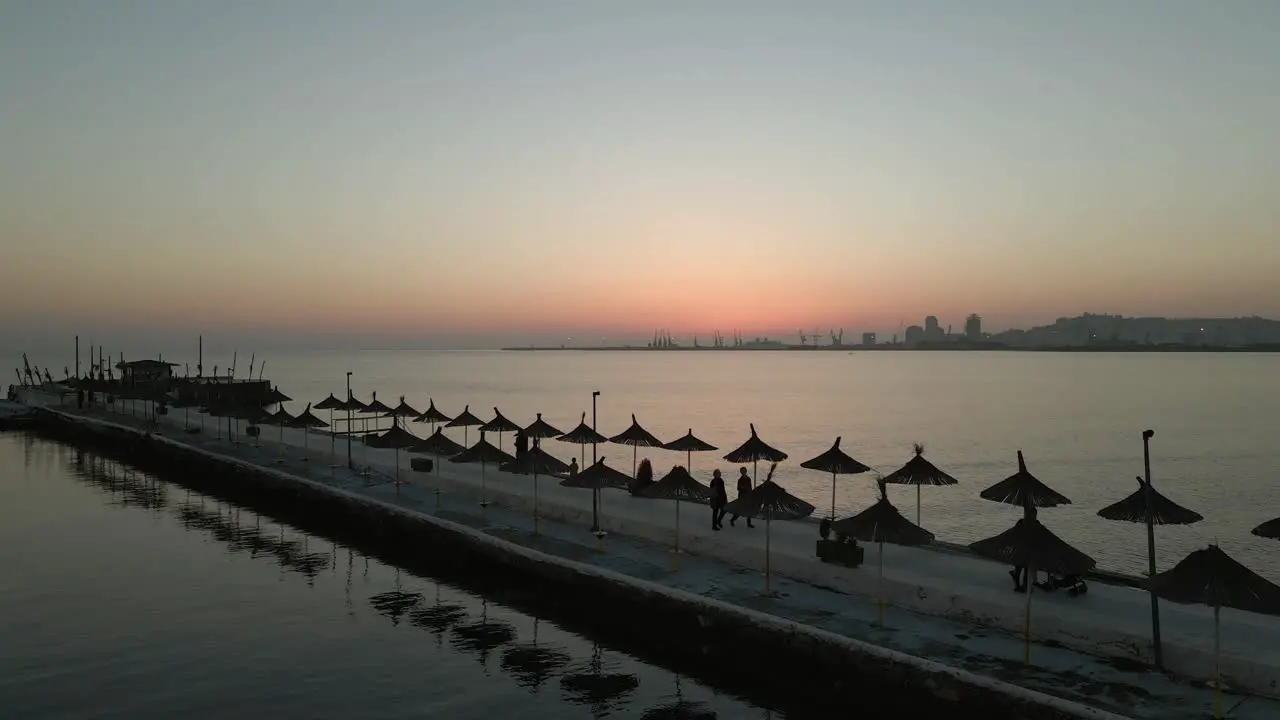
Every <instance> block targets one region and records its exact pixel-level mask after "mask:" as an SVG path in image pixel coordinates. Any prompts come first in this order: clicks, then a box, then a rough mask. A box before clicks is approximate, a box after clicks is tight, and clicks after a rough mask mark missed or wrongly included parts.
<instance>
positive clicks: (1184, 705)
mask: <svg viewBox="0 0 1280 720" xmlns="http://www.w3.org/2000/svg"><path fill="white" fill-rule="evenodd" d="M69 412H74V411H69ZM171 412H172V413H173V414H171V415H169V416H167V417H162V418H161V430H160V431H161V432H162V433H163V434H165V435H166V436H169V437H172V438H174V439H177V440H180V441H182V442H186V443H189V444H191V445H193V446H197V447H201V448H203V449H205V450H207V451H211V452H217V453H221V454H224V455H227V456H231V457H236V458H239V459H242V460H247V461H250V462H254V463H259V464H263V465H274V466H276V467H279V468H281V469H283V470H285V471H287V472H290V473H294V474H297V475H300V476H303V477H307V478H309V479H311V480H314V481H317V482H321V483H325V484H328V485H331V486H333V487H340V488H343V489H346V490H348V491H353V492H357V493H361V494H364V495H367V496H370V497H375V498H378V499H379V500H383V501H386V502H392V503H398V504H400V505H403V506H406V507H410V508H414V509H417V510H420V511H422V512H426V513H435V514H438V515H439V516H440V517H442V518H446V519H449V520H451V521H454V522H458V523H460V524H464V525H467V526H470V527H475V528H479V529H482V530H484V531H485V532H487V533H489V534H492V535H494V536H497V537H502V538H504V539H506V540H509V541H512V542H516V543H519V544H522V545H525V546H528V547H532V548H536V549H538V550H541V551H543V552H547V553H551V554H554V555H559V556H562V557H565V558H568V559H572V560H576V561H579V562H584V563H589V564H592V565H596V566H600V567H605V568H608V569H611V570H614V571H617V572H622V573H625V574H628V575H631V576H634V577H638V578H643V579H645V580H649V581H652V582H657V583H660V584H664V585H668V586H671V587H676V588H680V589H683V590H686V591H689V592H693V593H696V594H700V595H706V596H710V597H715V598H717V599H720V600H724V601H727V602H732V603H736V604H738V605H741V606H745V607H750V608H752V609H755V610H758V611H762V612H767V613H771V614H774V615H778V616H781V617H785V618H788V619H791V620H795V621H799V622H804V623H806V624H809V625H813V626H816V627H819V628H823V629H825V630H829V631H832V632H836V633H839V634H843V635H846V636H849V637H852V638H856V639H859V640H863V641H867V642H871V643H875V644H878V645H882V646H885V647H889V648H893V649H896V650H900V651H903V652H907V653H910V654H913V655H916V656H919V657H924V658H928V659H932V660H936V661H940V662H944V663H947V664H950V665H954V666H959V667H963V668H966V669H968V670H971V671H974V672H978V673H981V674H986V675H990V676H993V677H997V678H999V679H1002V680H1005V681H1007V682H1011V683H1014V684H1017V685H1021V686H1024V687H1027V688H1029V689H1033V690H1037V691H1040V692H1044V693H1047V694H1051V695H1056V696H1059V697H1063V698H1066V699H1069V700H1074V701H1077V702H1081V703H1083V704H1086V705H1092V706H1095V707H1099V708H1101V709H1105V710H1109V711H1111V712H1114V713H1118V714H1120V715H1126V716H1130V717H1135V718H1165V719H1176V718H1198V717H1204V716H1205V715H1206V714H1207V713H1208V712H1209V711H1210V709H1211V708H1212V704H1213V695H1212V691H1211V690H1209V689H1207V688H1206V687H1205V686H1204V683H1203V682H1192V681H1187V680H1182V679H1178V678H1175V677H1171V676H1168V675H1165V674H1162V673H1157V672H1154V671H1151V670H1150V669H1148V668H1146V667H1145V666H1143V665H1142V664H1140V663H1137V662H1134V661H1124V660H1123V659H1121V658H1123V657H1124V656H1126V655H1127V656H1130V657H1140V656H1142V655H1143V654H1144V653H1147V652H1149V648H1148V647H1147V645H1149V641H1147V640H1146V637H1147V636H1146V633H1147V631H1148V628H1149V622H1150V621H1149V613H1150V610H1149V598H1148V596H1147V595H1146V594H1145V593H1143V592H1141V591H1137V590H1134V589H1132V588H1125V587H1117V586H1109V585H1105V584H1101V583H1093V584H1092V585H1091V588H1090V592H1089V593H1088V595H1086V596H1084V597H1080V598H1069V597H1067V596H1065V595H1061V594H1056V593H1037V594H1035V595H1034V597H1033V600H1034V604H1033V610H1034V615H1033V618H1034V619H1033V637H1034V639H1035V642H1033V644H1032V647H1031V664H1030V665H1024V664H1023V662H1022V658H1023V650H1024V647H1023V641H1022V639H1021V638H1020V637H1019V636H1018V635H1017V634H1016V633H1014V632H1010V630H1015V629H1020V628H1021V626H1022V621H1023V617H1024V616H1023V611H1024V609H1025V602H1026V597H1025V596H1023V595H1018V594H1015V593H1012V592H1011V591H1010V588H1009V585H1010V584H1011V581H1010V579H1009V576H1008V573H1007V568H1004V567H1001V566H998V565H995V564H993V563H989V562H986V561H983V560H980V559H977V558H974V557H971V556H967V555H963V554H958V553H952V552H945V551H938V550H932V549H926V548H899V547H894V546H885V551H884V581H883V585H882V584H881V583H880V581H879V580H878V578H877V573H876V570H877V563H876V557H877V551H876V548H874V547H868V548H867V564H866V565H864V566H863V567H862V568H858V569H847V568H838V567H833V566H830V565H825V564H823V563H820V562H818V561H817V560H816V559H815V558H814V557H813V554H814V544H813V543H814V541H815V540H816V539H817V533H816V530H815V527H814V524H813V523H811V522H787V523H783V522H780V523H774V524H773V525H772V527H771V529H770V533H769V534H770V541H771V542H770V544H771V549H772V555H771V557H772V562H771V565H772V567H773V571H774V575H773V582H772V588H773V590H774V591H775V594H774V595H772V596H769V597H766V596H764V595H763V594H762V590H763V582H762V578H761V576H760V573H759V572H758V570H759V569H760V568H762V567H763V560H764V542H765V528H764V527H763V523H756V524H757V527H756V528H755V529H747V528H746V527H744V526H743V523H742V521H739V524H738V527H729V526H727V525H726V527H725V530H724V531H723V532H712V531H711V529H710V522H709V517H708V513H709V511H708V510H707V508H705V507H703V506H690V505H687V504H685V505H683V514H682V520H683V522H682V533H683V534H682V537H681V546H682V548H684V549H686V550H687V551H688V552H687V554H682V555H681V556H680V562H679V565H680V567H679V570H676V569H675V563H674V562H673V561H674V559H675V556H674V555H673V554H672V553H671V552H670V547H669V545H670V543H669V542H668V539H669V538H671V537H672V536H673V534H674V517H675V516H674V504H672V503H667V502H661V501H652V500H642V499H636V498H632V497H630V496H628V495H626V494H625V493H621V492H615V491H606V492H604V493H602V496H603V502H602V505H603V518H602V519H603V522H604V524H605V527H606V529H608V530H609V531H610V532H611V533H612V534H611V535H610V536H609V537H607V538H606V539H605V540H604V542H603V552H598V551H597V549H596V539H595V538H594V537H593V536H592V535H591V534H590V533H589V532H587V528H588V527H589V523H590V512H591V510H590V508H591V493H590V492H588V491H585V490H573V489H569V488H562V487H559V485H558V483H557V481H556V480H555V479H546V478H544V479H542V480H541V481H540V483H539V488H538V489H539V493H538V494H539V500H540V512H539V515H540V521H539V531H540V532H539V534H537V535H534V534H533V532H532V525H533V523H532V512H531V505H532V495H533V492H532V489H533V488H532V486H533V479H532V478H531V477H528V476H515V475H510V474H506V473H499V472H497V471H496V470H494V469H492V468H490V469H489V470H488V471H487V473H485V478H484V481H483V486H484V490H483V492H484V494H485V496H486V498H487V499H488V500H489V501H490V502H491V503H492V504H490V505H489V506H488V507H487V508H482V507H481V506H480V505H479V502H478V499H479V496H480V494H481V492H482V490H481V486H482V480H481V472H480V470H479V469H478V468H475V467H472V466H459V465H455V464H452V463H449V462H447V461H446V462H445V463H444V464H443V467H442V468H441V469H442V470H443V473H441V474H439V475H437V474H436V473H432V474H431V475H429V476H428V475H423V474H420V473H411V472H409V471H408V469H407V468H408V465H409V462H408V457H409V456H407V455H406V454H405V453H401V457H400V462H401V467H402V469H401V474H402V477H403V478H404V479H406V480H408V481H409V482H408V483H406V484H402V485H401V486H399V487H396V485H395V484H394V483H393V482H390V478H391V477H392V476H394V474H395V469H394V464H393V462H394V460H393V458H394V454H393V453H392V452H391V451H387V450H374V449H371V448H368V447H366V446H364V445H363V444H361V443H360V442H359V441H358V440H357V441H355V442H353V443H352V455H353V460H354V462H355V464H356V465H357V467H369V468H371V469H372V471H373V472H372V473H371V474H369V475H367V476H366V475H361V474H359V473H355V472H352V471H349V470H347V469H346V467H345V460H346V443H345V440H343V439H340V442H338V443H337V444H335V446H334V447H335V449H336V451H337V453H336V456H334V455H331V454H330V436H328V435H321V434H311V435H309V436H307V437H306V442H307V443H308V444H309V445H310V450H309V451H307V452H304V451H303V450H302V448H301V446H302V445H303V442H304V435H303V434H302V433H301V432H300V431H294V430H285V431H284V433H283V444H281V443H280V442H279V441H280V439H281V435H280V433H279V430H278V429H276V428H263V436H262V437H261V438H260V439H259V441H260V443H261V447H254V446H253V445H251V444H248V443H246V442H243V441H244V440H245V439H246V438H244V437H243V436H241V437H240V440H241V442H239V443H231V442H229V441H227V440H226V439H225V432H226V431H225V423H224V424H223V430H222V434H223V438H221V439H220V438H219V437H218V433H217V432H216V431H215V429H214V428H215V425H216V423H217V421H216V420H215V419H213V418H205V419H204V421H203V422H204V431H203V432H202V433H199V434H195V435H190V434H185V433H183V432H182V427H183V425H184V417H183V416H184V412H183V411H182V410H174V411H171ZM86 414H90V413H86ZM91 414H92V415H94V416H99V417H102V418H103V419H107V420H111V421H113V422H120V423H122V424H129V425H133V426H141V424H142V422H141V419H140V418H133V417H131V416H129V415H128V414H125V415H123V416H122V415H120V414H118V413H106V412H103V411H101V410H97V411H94V412H93V413H91ZM189 422H190V424H191V425H192V426H198V425H199V424H200V419H199V416H198V415H197V414H196V413H191V415H190V419H189ZM556 449H558V448H552V450H556ZM623 450H624V449H623V448H618V447H608V448H605V449H603V450H602V453H603V454H606V455H608V456H609V457H611V458H612V457H615V456H616V457H618V458H622V455H624V454H626V453H625V452H623ZM587 454H588V455H590V449H589V448H588V450H587ZM563 456H564V457H565V458H566V459H567V457H568V455H567V454H566V455H563ZM277 457H282V458H284V459H283V461H282V462H280V463H279V464H277V463H276V458H277ZM304 458H305V461H304ZM331 459H333V460H335V462H334V463H333V465H338V466H339V467H333V466H332V465H331V463H330V460H331ZM588 460H589V457H588ZM622 464H623V463H621V462H620V463H619V465H622ZM661 472H662V471H661V470H659V474H661ZM437 488H438V489H439V492H436V490H437ZM1050 515H1051V513H1046V514H1045V516H1044V517H1045V519H1046V521H1048V522H1050V523H1052V518H1051V517H1050ZM1012 521H1013V517H1012V515H1011V518H1010V522H1011V523H1012ZM877 596H879V597H888V598H890V602H891V604H890V605H889V607H888V608H887V610H886V614H885V621H884V625H883V626H880V625H879V624H877V622H876V615H877V612H876V603H875V602H874V601H873V599H874V598H875V597H877ZM912 608H916V609H915V610H913V609H912ZM975 608H977V610H975ZM1161 608H1162V618H1163V621H1164V632H1165V638H1166V659H1167V661H1168V662H1169V664H1171V665H1175V664H1180V665H1182V666H1190V667H1197V666H1199V667H1203V668H1204V669H1205V670H1206V672H1205V673H1204V674H1203V675H1200V677H1206V676H1208V675H1210V674H1211V667H1212V665H1211V663H1212V656H1211V650H1212V620H1211V619H1212V613H1211V612H1210V611H1209V610H1208V609H1207V608H1201V607H1195V606H1181V605H1175V604H1171V603H1162V606H1161ZM1063 638H1065V639H1066V640H1064V639H1063ZM1222 642H1223V649H1224V662H1223V667H1224V670H1227V669H1235V668H1240V669H1243V671H1244V674H1249V675H1250V676H1251V677H1254V678H1255V681H1256V678H1269V679H1271V680H1272V681H1274V680H1275V678H1276V677H1277V673H1276V672H1275V670H1274V668H1276V667H1280V658H1278V657H1277V655H1278V654H1280V622H1277V621H1276V620H1275V619H1273V618H1265V617H1261V616H1256V615H1252V614H1248V613H1238V612H1233V611H1224V612H1223V626H1222ZM1072 646H1074V647H1087V648H1089V649H1090V650H1091V652H1090V653H1085V652H1081V651H1079V650H1074V649H1072ZM1103 653H1107V654H1110V655H1112V657H1111V659H1107V658H1104V657H1100V656H1099V655H1101V654H1103ZM1224 707H1225V708H1226V709H1227V710H1228V711H1229V715H1228V716H1229V717H1235V718H1243V719H1252V718H1259V719H1261V718H1280V701H1275V700H1270V699H1265V698H1262V697H1251V696H1246V695H1243V694H1232V693H1229V694H1228V695H1227V696H1226V699H1225V702H1224Z"/></svg>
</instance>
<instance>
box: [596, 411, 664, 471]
mask: <svg viewBox="0 0 1280 720" xmlns="http://www.w3.org/2000/svg"><path fill="white" fill-rule="evenodd" d="M609 442H611V443H615V444H617V445H629V446H631V477H632V478H634V477H635V476H636V460H637V458H638V455H639V451H640V448H642V447H662V441H661V440H659V439H658V438H656V437H654V436H653V433H651V432H649V431H648V430H645V429H644V428H643V427H641V425H640V423H638V422H636V416H635V413H632V414H631V425H630V427H628V428H627V429H626V430H623V431H622V432H620V433H618V434H617V435H614V436H613V437H611V438H609Z"/></svg>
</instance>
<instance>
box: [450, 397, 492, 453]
mask: <svg viewBox="0 0 1280 720" xmlns="http://www.w3.org/2000/svg"><path fill="white" fill-rule="evenodd" d="M478 425H484V421H483V420H481V419H480V418H478V417H476V416H475V415H472V414H471V406H470V405H467V406H466V407H464V408H462V412H461V413H458V417H456V418H454V419H452V420H449V421H447V422H446V424H445V427H447V428H458V427H460V428H462V444H463V445H466V444H467V443H468V438H467V433H468V431H469V430H470V429H471V428H473V427H476V426H478Z"/></svg>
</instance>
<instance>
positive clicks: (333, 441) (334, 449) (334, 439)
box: [312, 393, 351, 466]
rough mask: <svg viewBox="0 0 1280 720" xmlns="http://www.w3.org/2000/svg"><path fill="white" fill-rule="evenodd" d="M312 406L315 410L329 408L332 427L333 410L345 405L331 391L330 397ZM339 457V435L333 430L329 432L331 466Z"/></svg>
mask: <svg viewBox="0 0 1280 720" xmlns="http://www.w3.org/2000/svg"><path fill="white" fill-rule="evenodd" d="M312 407H313V409H315V410H328V411H329V426H330V427H332V426H333V411H334V410H338V409H341V408H342V407H343V405H342V401H341V400H339V399H338V398H336V397H334V396H333V393H329V397H327V398H325V399H323V400H321V401H320V402H318V403H316V404H315V405H313V406H312ZM347 429H348V430H350V429H351V428H347ZM337 457H338V435H337V433H333V432H331V433H329V465H330V466H332V465H333V463H334V462H335V460H336V459H337Z"/></svg>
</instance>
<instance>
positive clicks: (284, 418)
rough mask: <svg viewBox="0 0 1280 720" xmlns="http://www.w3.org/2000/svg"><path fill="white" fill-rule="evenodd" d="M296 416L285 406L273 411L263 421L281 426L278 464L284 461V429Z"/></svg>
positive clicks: (277, 451) (277, 452)
mask: <svg viewBox="0 0 1280 720" xmlns="http://www.w3.org/2000/svg"><path fill="white" fill-rule="evenodd" d="M293 420H294V417H293V416H292V415H290V414H289V412H288V411H287V410H285V409H284V408H280V409H279V410H277V411H275V412H274V413H271V415H269V416H268V417H267V418H266V419H265V420H263V423H265V424H267V425H275V426H276V427H279V428H280V440H279V445H277V447H276V464H279V463H282V462H284V429H285V428H286V427H288V426H289V425H290V424H292V423H293Z"/></svg>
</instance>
